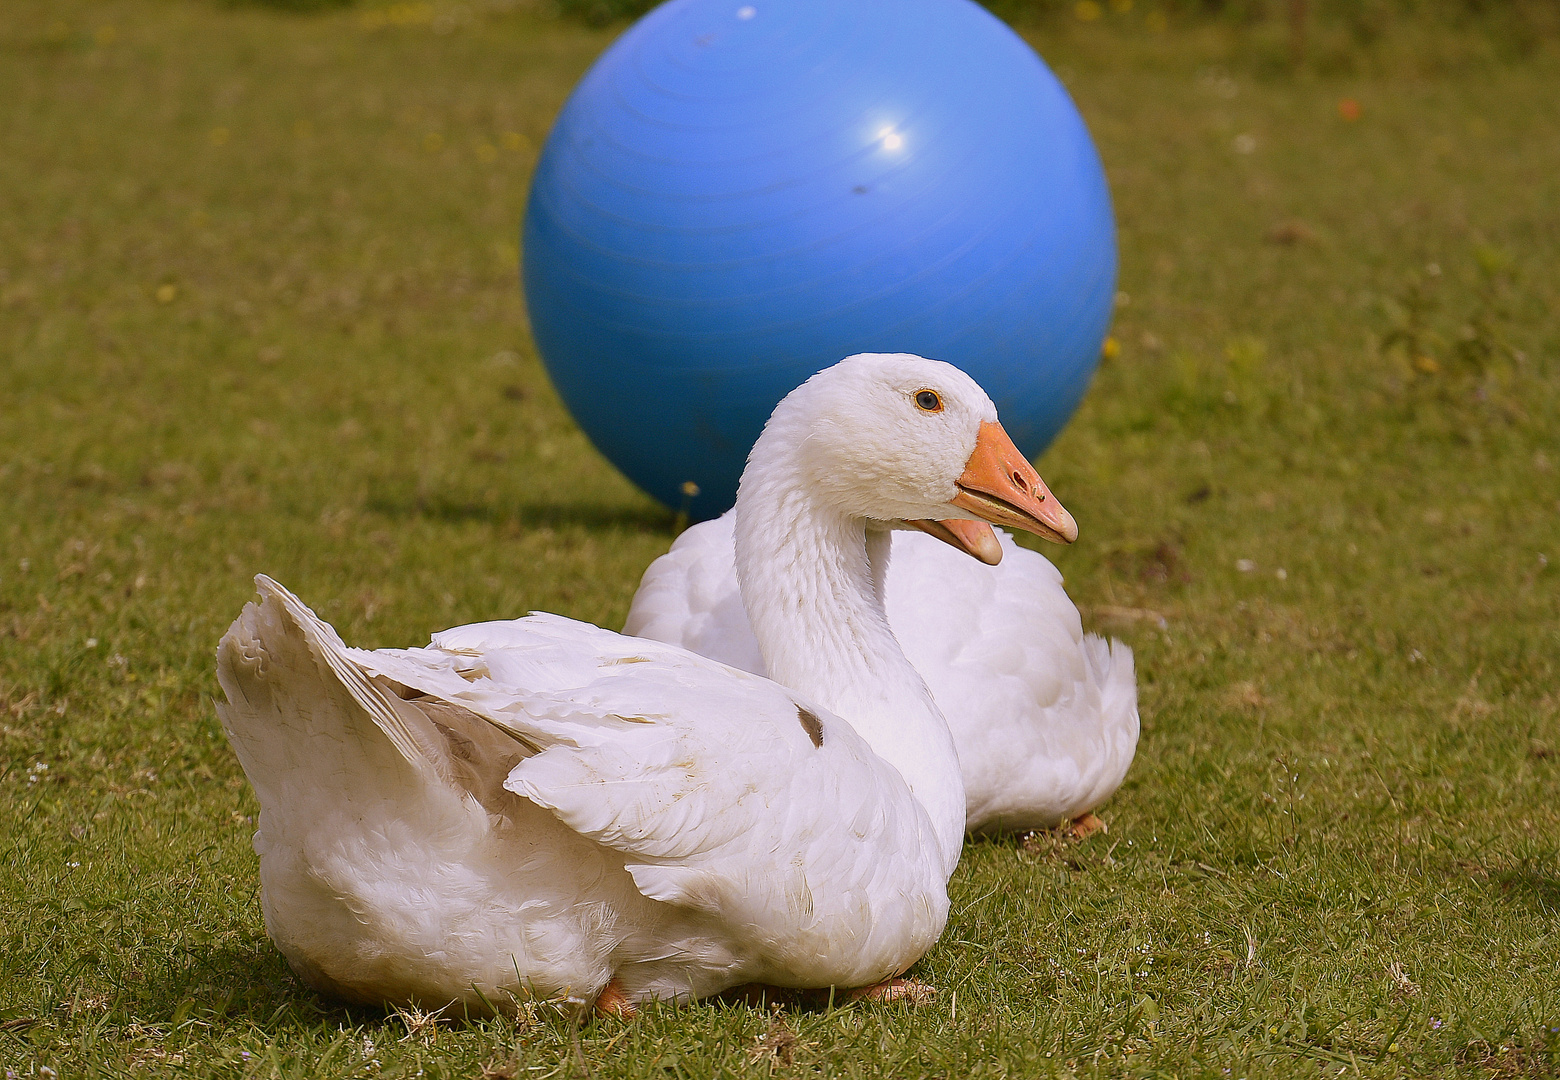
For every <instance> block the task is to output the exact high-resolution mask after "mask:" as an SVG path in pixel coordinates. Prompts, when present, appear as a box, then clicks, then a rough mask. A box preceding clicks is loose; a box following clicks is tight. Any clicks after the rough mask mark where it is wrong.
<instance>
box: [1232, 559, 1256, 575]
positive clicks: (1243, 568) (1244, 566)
mask: <svg viewBox="0 0 1560 1080" xmlns="http://www.w3.org/2000/svg"><path fill="white" fill-rule="evenodd" d="M1256 568H1257V564H1256V563H1255V562H1253V561H1252V560H1251V559H1236V560H1235V569H1237V570H1239V571H1240V572H1241V573H1242V574H1249V573H1251V572H1252V571H1253V570H1255V569H1256Z"/></svg>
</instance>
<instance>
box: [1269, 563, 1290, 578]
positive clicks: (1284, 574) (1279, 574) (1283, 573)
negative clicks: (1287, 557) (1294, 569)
mask: <svg viewBox="0 0 1560 1080" xmlns="http://www.w3.org/2000/svg"><path fill="white" fill-rule="evenodd" d="M1273 576H1274V577H1276V578H1278V580H1279V581H1288V580H1289V571H1288V570H1285V569H1284V568H1283V567H1282V566H1280V567H1279V568H1278V569H1277V570H1274V571H1273Z"/></svg>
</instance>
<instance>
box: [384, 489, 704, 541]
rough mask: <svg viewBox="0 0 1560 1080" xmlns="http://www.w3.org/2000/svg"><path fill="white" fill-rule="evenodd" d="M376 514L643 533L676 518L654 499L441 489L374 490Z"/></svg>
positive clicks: (667, 527) (665, 529)
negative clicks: (546, 498)
mask: <svg viewBox="0 0 1560 1080" xmlns="http://www.w3.org/2000/svg"><path fill="white" fill-rule="evenodd" d="M365 505H366V508H367V509H368V510H369V511H371V512H372V513H375V514H382V515H384V516H385V517H389V518H396V519H400V520H406V519H410V518H428V519H431V520H434V521H445V522H451V523H459V522H480V523H485V524H488V525H491V526H493V527H494V528H496V529H505V528H509V529H513V528H519V529H521V530H526V529H542V528H547V529H567V528H582V529H627V530H632V531H634V532H645V533H666V534H668V535H670V534H671V533H672V529H673V526H674V524H675V522H676V517H675V515H673V514H672V512H671V511H670V510H667V509H665V508H663V507H660V506H657V505H655V504H654V503H648V504H642V505H638V506H624V505H621V504H606V503H543V502H534V503H505V502H490V501H485V500H481V499H461V498H454V497H451V496H449V495H446V494H439V495H429V496H426V497H423V498H417V497H415V496H411V497H402V496H373V497H370V498H369V499H368V501H367V503H366V504H365Z"/></svg>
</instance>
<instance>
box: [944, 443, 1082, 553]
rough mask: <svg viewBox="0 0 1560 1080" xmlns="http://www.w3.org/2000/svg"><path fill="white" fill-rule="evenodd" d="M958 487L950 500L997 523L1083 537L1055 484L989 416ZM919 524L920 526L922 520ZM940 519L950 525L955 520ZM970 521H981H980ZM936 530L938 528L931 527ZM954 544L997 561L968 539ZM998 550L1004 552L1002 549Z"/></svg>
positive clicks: (1062, 537)
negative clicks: (971, 545) (1058, 496)
mask: <svg viewBox="0 0 1560 1080" xmlns="http://www.w3.org/2000/svg"><path fill="white" fill-rule="evenodd" d="M958 487H959V493H958V494H957V495H955V496H954V497H953V498H952V499H951V500H950V501H951V502H952V503H953V505H954V506H957V507H958V508H959V509H960V510H967V511H969V512H970V513H972V514H974V515H975V516H976V517H978V518H981V519H982V520H984V521H989V522H991V523H992V524H993V525H1005V526H1007V527H1008V528H1010V529H1023V530H1024V531H1025V532H1031V533H1034V534H1035V535H1036V536H1040V537H1044V538H1045V539H1047V540H1054V541H1056V542H1057V543H1059V544H1070V543H1072V542H1073V541H1074V540H1076V539H1078V523H1077V522H1076V521H1074V520H1073V516H1072V515H1071V514H1069V513H1068V512H1067V511H1066V510H1065V509H1063V507H1062V504H1061V503H1059V502H1057V501H1056V496H1054V495H1052V494H1051V489H1050V488H1048V487H1046V486H1045V481H1044V480H1042V479H1040V474H1039V473H1037V472H1035V468H1034V466H1033V465H1031V464H1029V461H1028V459H1027V458H1025V457H1024V455H1023V454H1021V453H1019V452H1018V447H1016V446H1014V445H1013V440H1012V439H1010V438H1008V433H1007V432H1006V431H1004V430H1002V425H1001V424H998V423H996V422H994V421H990V420H988V421H986V422H985V423H983V424H981V425H980V434H979V435H978V436H977V437H976V439H975V449H974V450H973V451H972V452H971V453H970V459H969V461H967V462H965V464H964V474H963V475H962V476H960V477H959V479H958ZM914 524H916V525H918V526H920V523H919V522H916V523H914ZM939 524H941V525H942V526H944V527H947V526H950V525H953V524H954V522H951V521H946V522H940V523H939ZM970 524H974V525H975V526H976V528H979V527H980V526H979V524H978V523H974V522H972V523H970ZM921 527H923V528H924V526H921ZM926 531H927V532H932V530H930V529H927V530H926ZM949 531H950V532H952V531H953V530H951V529H950V530H949ZM932 535H933V536H937V535H938V534H937V533H935V532H932ZM956 535H957V534H956ZM991 540H992V542H993V543H995V541H996V537H995V536H992V537H991ZM954 546H955V547H959V548H961V549H963V550H967V551H970V554H972V555H975V557H976V558H978V559H981V561H983V562H995V561H996V560H994V559H993V560H988V559H984V558H982V557H981V555H980V554H979V553H978V552H977V551H974V550H971V549H970V548H969V547H966V546H965V545H964V544H961V543H955V544H954ZM998 551H999V556H998V557H999V558H1000V549H998Z"/></svg>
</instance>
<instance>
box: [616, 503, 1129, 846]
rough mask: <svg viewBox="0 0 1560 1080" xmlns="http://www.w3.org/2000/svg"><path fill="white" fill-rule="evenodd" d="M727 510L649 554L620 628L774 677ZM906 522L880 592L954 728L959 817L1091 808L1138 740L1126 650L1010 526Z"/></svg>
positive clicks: (1048, 819) (1017, 819)
mask: <svg viewBox="0 0 1560 1080" xmlns="http://www.w3.org/2000/svg"><path fill="white" fill-rule="evenodd" d="M736 521H737V511H735V510H733V511H731V512H729V513H727V514H726V515H725V516H723V517H720V518H716V519H715V520H713V521H706V522H702V523H700V524H698V525H695V526H693V527H692V528H690V529H688V530H686V531H685V532H684V533H683V534H682V535H681V536H679V537H678V538H677V540H676V541H675V542H674V543H673V544H672V547H671V550H670V551H668V552H667V553H666V554H665V555H662V556H661V557H660V558H659V559H657V560H656V561H655V562H653V563H651V564H650V567H649V569H647V570H646V571H645V574H644V579H643V580H642V581H641V583H640V586H639V591H638V593H636V594H635V596H634V601H633V605H632V607H631V608H630V609H629V613H628V621H627V623H626V624H625V626H624V627H623V632H624V633H625V634H631V635H634V636H637V637H645V638H652V639H654V640H657V641H664V642H667V643H670V644H673V645H681V646H682V647H683V648H685V649H688V650H690V651H692V652H696V653H699V654H700V655H702V656H708V657H710V658H711V659H714V660H719V661H721V662H722V663H725V664H729V665H731V666H732V667H736V668H741V669H742V670H744V671H749V672H752V673H754V674H757V675H764V674H767V673H768V672H769V671H770V669H769V668H768V667H767V666H766V665H765V663H764V656H765V653H764V651H763V650H762V649H761V648H760V647H759V643H758V640H757V639H756V638H755V637H754V634H753V630H752V627H751V625H750V624H749V621H748V617H747V610H746V609H745V608H744V606H743V597H742V594H741V592H740V590H739V589H738V587H737V575H736V570H735V565H734V555H735V548H734V545H733V533H734V530H735V526H736ZM910 524H913V525H915V526H916V527H917V528H918V529H920V530H922V531H920V532H912V531H898V532H895V533H894V534H893V541H892V543H893V548H892V550H893V558H892V561H891V567H892V568H891V569H890V570H889V571H888V577H887V581H886V583H885V584H884V586H883V588H882V593H883V596H884V601H885V607H886V610H887V614H888V621H889V625H890V627H891V628H892V629H893V632H894V637H895V638H896V639H897V640H898V642H899V644H900V646H901V647H902V648H903V650H904V654H905V656H906V657H908V658H909V660H910V663H911V665H912V666H913V667H914V668H915V669H916V671H917V672H919V673H920V675H921V677H922V679H924V680H925V682H926V684H927V687H928V688H929V689H930V690H931V693H932V698H933V699H934V700H935V701H936V703H937V706H938V708H939V709H940V710H941V711H942V714H943V716H944V717H945V718H946V719H947V721H948V727H949V729H950V730H951V731H952V733H953V741H954V745H955V746H956V747H957V748H958V753H959V765H960V769H961V772H962V774H963V779H964V793H965V798H966V800H967V806H966V827H967V828H968V829H969V831H970V832H1004V831H1015V832H1022V831H1025V830H1029V829H1040V828H1051V827H1052V826H1055V825H1057V824H1058V823H1060V822H1063V821H1069V820H1071V821H1077V820H1079V819H1081V818H1082V819H1085V820H1087V818H1086V815H1088V814H1090V813H1091V812H1092V811H1093V810H1094V809H1095V808H1096V807H1098V806H1099V805H1100V804H1101V803H1103V802H1104V801H1105V800H1106V799H1108V798H1110V796H1111V795H1113V794H1114V793H1115V791H1116V789H1117V788H1118V787H1120V786H1121V781H1122V778H1123V777H1124V776H1125V775H1126V772H1127V767H1128V766H1129V765H1131V764H1132V757H1133V754H1134V753H1135V752H1136V749H1137V741H1138V711H1137V682H1136V679H1135V678H1134V674H1133V664H1132V650H1131V649H1129V648H1128V647H1127V646H1125V645H1123V644H1122V643H1121V642H1119V641H1112V642H1109V643H1107V642H1106V641H1105V640H1104V639H1103V638H1100V637H1098V636H1097V635H1095V634H1085V633H1084V632H1083V624H1082V622H1081V620H1080V619H1079V617H1078V609H1077V607H1076V606H1074V604H1073V602H1072V601H1071V600H1070V599H1069V598H1068V596H1067V593H1066V592H1065V591H1064V590H1063V588H1062V575H1061V574H1060V573H1059V572H1058V571H1057V569H1056V567H1055V566H1053V565H1052V564H1051V562H1050V561H1049V560H1048V559H1046V558H1045V557H1044V556H1043V555H1041V554H1040V553H1039V552H1035V551H1030V550H1028V549H1027V548H1021V547H1019V546H1018V545H1017V544H1015V543H1013V540H1012V538H1011V537H1010V536H1008V535H1007V534H1006V533H1005V532H1002V531H1001V530H996V531H995V532H993V530H992V529H991V527H990V526H988V525H986V524H983V523H978V522H973V521H946V522H934V521H919V522H911V523H910ZM1031 531H1033V530H1031ZM933 537H936V538H937V539H933ZM1052 539H1060V538H1059V537H1052ZM1066 539H1071V536H1068V537H1066ZM939 541H942V542H939ZM881 542H882V543H885V544H886V543H887V542H888V541H887V539H886V538H885V539H883V540H882V541H881ZM954 548H958V549H959V550H960V551H963V552H966V553H967V554H968V555H975V556H976V558H978V559H979V560H980V561H979V562H977V561H976V560H975V559H971V558H968V557H967V556H966V555H961V554H959V553H958V552H957V551H955V550H954ZM983 564H984V565H983ZM771 677H775V678H778V679H779V681H781V682H786V681H787V679H786V678H785V677H783V676H771ZM1090 825H1093V823H1092V822H1090Z"/></svg>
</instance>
